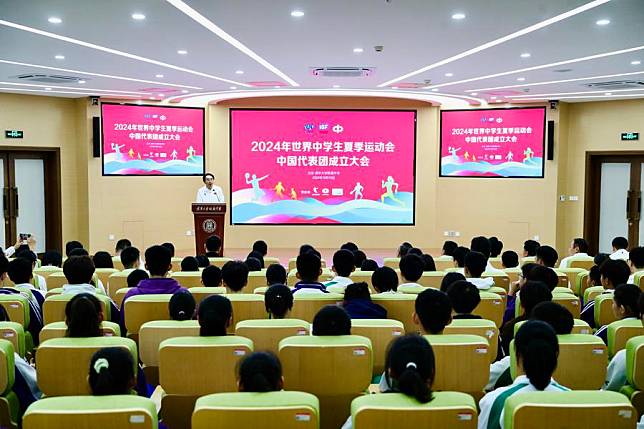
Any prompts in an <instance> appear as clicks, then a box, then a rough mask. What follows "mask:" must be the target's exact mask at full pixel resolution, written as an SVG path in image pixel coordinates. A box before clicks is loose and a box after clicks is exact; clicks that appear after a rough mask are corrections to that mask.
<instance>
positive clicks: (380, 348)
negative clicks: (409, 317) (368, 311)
mask: <svg viewBox="0 0 644 429" xmlns="http://www.w3.org/2000/svg"><path fill="white" fill-rule="evenodd" d="M351 334H353V335H360V336H363V337H367V338H369V340H371V350H372V352H373V374H374V375H379V374H382V372H383V371H384V369H385V357H386V356H385V355H386V353H387V347H388V346H389V343H391V341H392V340H395V339H396V338H398V337H399V336H401V335H405V325H403V323H402V322H399V321H398V320H392V319H353V320H351Z"/></svg>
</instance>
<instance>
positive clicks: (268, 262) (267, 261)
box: [264, 256, 280, 268]
mask: <svg viewBox="0 0 644 429" xmlns="http://www.w3.org/2000/svg"><path fill="white" fill-rule="evenodd" d="M273 264H277V265H279V264H280V258H276V257H275V256H264V266H265V267H266V268H268V266H269V265H273Z"/></svg>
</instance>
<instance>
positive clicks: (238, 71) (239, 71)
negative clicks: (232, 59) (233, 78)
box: [235, 70, 244, 74]
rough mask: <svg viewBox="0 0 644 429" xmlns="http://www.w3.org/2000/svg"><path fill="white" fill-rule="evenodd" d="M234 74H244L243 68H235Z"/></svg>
mask: <svg viewBox="0 0 644 429" xmlns="http://www.w3.org/2000/svg"><path fill="white" fill-rule="evenodd" d="M235 74H244V70H235Z"/></svg>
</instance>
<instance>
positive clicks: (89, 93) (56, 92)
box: [0, 88, 130, 98]
mask: <svg viewBox="0 0 644 429" xmlns="http://www.w3.org/2000/svg"><path fill="white" fill-rule="evenodd" d="M0 91H23V92H44V91H43V90H42V89H27V88H0ZM46 91H47V93H51V94H74V95H92V93H91V92H87V91H85V92H84V93H83V92H77V91H54V90H46ZM101 97H114V98H130V96H127V95H123V94H101Z"/></svg>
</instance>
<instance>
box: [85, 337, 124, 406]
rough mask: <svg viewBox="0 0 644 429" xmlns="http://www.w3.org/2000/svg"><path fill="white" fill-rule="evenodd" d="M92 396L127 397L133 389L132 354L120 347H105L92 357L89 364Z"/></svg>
mask: <svg viewBox="0 0 644 429" xmlns="http://www.w3.org/2000/svg"><path fill="white" fill-rule="evenodd" d="M89 385H90V388H91V389H92V395H95V396H104V395H128V394H130V393H131V390H132V388H133V387H134V361H133V359H132V354H131V353H130V352H129V351H128V350H126V349H124V348H122V347H106V348H104V349H100V350H99V351H97V352H96V353H94V355H93V356H92V359H91V360H90V363H89Z"/></svg>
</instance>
